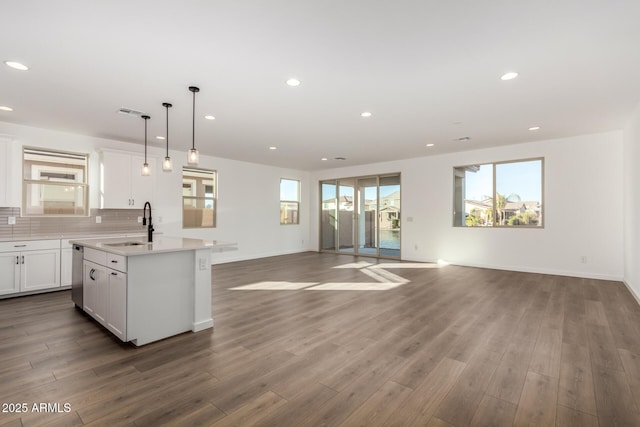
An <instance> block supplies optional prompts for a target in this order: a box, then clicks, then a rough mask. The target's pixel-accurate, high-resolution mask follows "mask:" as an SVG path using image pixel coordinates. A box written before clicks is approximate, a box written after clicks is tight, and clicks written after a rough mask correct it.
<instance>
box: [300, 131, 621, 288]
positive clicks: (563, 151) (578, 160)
mask: <svg viewBox="0 0 640 427" xmlns="http://www.w3.org/2000/svg"><path fill="white" fill-rule="evenodd" d="M540 156H544V158H545V184H546V185H545V200H544V202H545V208H544V209H545V211H544V214H545V227H544V229H538V230H534V229H505V228H501V229H487V228H458V227H453V226H452V206H453V167H455V166H460V165H467V164H475V163H489V162H497V161H508V160H516V159H524V158H531V157H540ZM622 163H623V162H622V133H621V132H608V133H602V134H595V135H585V136H577V137H572V138H564V139H556V140H547V141H538V142H533V143H526V144H517V145H512V146H508V147H499V148H491V149H484V150H476V151H467V152H461V153H453V154H446V155H439V156H430V157H422V158H416V159H409V160H403V161H393V162H386V163H379V164H373V165H366V166H360V167H354V168H340V169H331V170H324V171H320V172H316V173H313V174H312V176H311V177H312V180H311V181H312V182H313V183H314V184H312V189H311V190H312V191H311V193H312V202H313V204H312V207H311V212H312V217H311V224H312V228H314V227H315V231H313V232H312V233H311V236H312V237H313V242H312V247H314V248H317V247H318V242H317V239H318V232H317V227H318V223H319V220H318V215H317V210H318V200H319V195H318V184H317V182H318V180H322V179H330V178H341V177H351V176H363V175H369V174H380V173H388V172H401V173H402V224H401V225H402V236H403V237H402V258H403V259H405V260H415V261H436V260H438V259H443V260H446V261H448V262H450V263H454V264H460V265H467V266H479V267H489V268H498V269H509V270H521V271H529V272H541V273H550V274H560V275H570V276H578V277H593V278H606V279H614V280H620V279H622V276H623V270H624V267H623V226H622V219H623V216H622V206H623V191H622ZM409 217H411V218H413V221H412V222H408V221H407V218H409ZM582 256H586V257H587V260H588V262H587V263H586V264H583V263H581V261H580V257H582Z"/></svg>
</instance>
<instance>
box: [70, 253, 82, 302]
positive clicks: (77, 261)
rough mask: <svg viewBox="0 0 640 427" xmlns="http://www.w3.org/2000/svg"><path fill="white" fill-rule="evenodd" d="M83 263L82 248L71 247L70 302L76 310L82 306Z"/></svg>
mask: <svg viewBox="0 0 640 427" xmlns="http://www.w3.org/2000/svg"><path fill="white" fill-rule="evenodd" d="M83 262H84V246H79V245H73V257H72V259H71V300H72V301H73V303H74V304H75V305H76V307H78V308H83V305H82V281H83V277H82V276H83V267H82V264H83Z"/></svg>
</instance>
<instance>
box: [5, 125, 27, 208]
mask: <svg viewBox="0 0 640 427" xmlns="http://www.w3.org/2000/svg"><path fill="white" fill-rule="evenodd" d="M14 144H15V143H14V142H12V139H11V138H9V137H6V136H3V135H0V207H18V206H20V199H19V198H18V197H19V196H18V195H19V194H20V193H21V190H20V189H21V188H22V182H20V179H19V178H20V177H19V176H15V174H16V173H19V171H20V170H22V168H21V167H20V164H19V163H18V164H15V166H14V163H15V162H16V161H18V160H16V159H15V158H14V157H15V148H14Z"/></svg>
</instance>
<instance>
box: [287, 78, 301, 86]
mask: <svg viewBox="0 0 640 427" xmlns="http://www.w3.org/2000/svg"><path fill="white" fill-rule="evenodd" d="M287 84H288V85H289V86H294V87H295V86H300V80H298V79H289V80H287Z"/></svg>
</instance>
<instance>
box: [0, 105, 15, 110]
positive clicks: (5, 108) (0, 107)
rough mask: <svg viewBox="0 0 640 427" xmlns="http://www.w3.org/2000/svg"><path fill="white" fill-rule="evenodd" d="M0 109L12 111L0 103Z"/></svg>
mask: <svg viewBox="0 0 640 427" xmlns="http://www.w3.org/2000/svg"><path fill="white" fill-rule="evenodd" d="M0 110H2V111H13V108H11V107H7V106H5V105H0Z"/></svg>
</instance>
